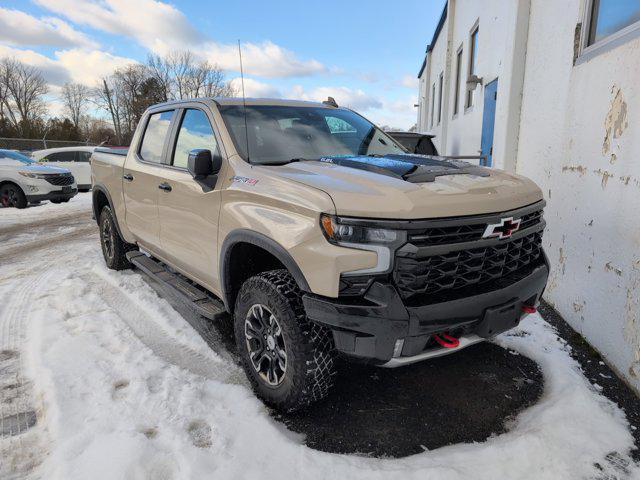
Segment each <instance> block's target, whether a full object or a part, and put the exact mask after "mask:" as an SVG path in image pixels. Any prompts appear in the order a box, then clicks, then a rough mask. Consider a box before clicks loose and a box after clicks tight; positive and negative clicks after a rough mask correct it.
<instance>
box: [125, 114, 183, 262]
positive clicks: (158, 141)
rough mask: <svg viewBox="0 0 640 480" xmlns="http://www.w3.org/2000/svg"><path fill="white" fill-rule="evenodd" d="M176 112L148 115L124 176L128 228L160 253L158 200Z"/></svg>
mask: <svg viewBox="0 0 640 480" xmlns="http://www.w3.org/2000/svg"><path fill="white" fill-rule="evenodd" d="M174 115H175V110H173V109H171V110H162V111H156V112H152V113H151V114H150V115H148V116H147V118H146V119H143V121H145V122H146V123H145V126H144V130H143V132H142V134H141V140H140V141H139V142H138V144H137V145H132V146H131V148H133V149H134V151H133V152H130V154H129V155H127V159H126V161H125V164H124V169H123V176H122V191H123V194H124V202H125V209H126V213H125V221H126V224H127V228H128V229H129V230H130V231H131V233H133V235H135V237H136V239H137V241H138V242H139V243H140V244H141V245H142V246H143V247H146V248H147V249H149V250H151V251H152V252H153V251H160V250H161V246H160V222H159V218H158V198H159V194H160V185H161V184H162V183H163V179H164V174H165V165H166V161H165V159H166V154H167V148H168V144H169V137H170V135H169V132H170V130H171V127H172V121H173V118H174Z"/></svg>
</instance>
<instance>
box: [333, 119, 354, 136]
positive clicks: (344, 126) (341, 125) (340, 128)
mask: <svg viewBox="0 0 640 480" xmlns="http://www.w3.org/2000/svg"><path fill="white" fill-rule="evenodd" d="M325 120H326V121H327V126H328V127H329V131H330V132H331V133H355V132H357V130H356V127H354V126H353V125H351V124H350V123H348V122H345V121H344V120H342V119H341V118H336V117H325Z"/></svg>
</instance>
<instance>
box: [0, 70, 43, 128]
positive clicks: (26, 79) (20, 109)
mask: <svg viewBox="0 0 640 480" xmlns="http://www.w3.org/2000/svg"><path fill="white" fill-rule="evenodd" d="M0 84H2V87H0V90H2V92H3V94H2V96H1V100H2V104H3V108H4V111H3V115H4V114H5V113H6V118H7V119H8V120H9V123H10V124H11V126H12V127H13V128H14V129H15V130H16V131H17V132H18V134H19V135H21V136H28V135H29V133H30V132H31V130H32V127H33V125H34V124H35V123H36V121H38V120H41V119H42V117H43V116H44V115H45V114H46V112H47V108H46V102H45V100H44V98H43V97H44V95H46V94H47V92H48V91H49V87H48V86H47V82H46V81H45V79H44V77H43V76H42V74H41V73H40V70H38V69H37V68H35V67H32V66H29V65H25V64H23V63H22V62H19V61H17V60H14V59H3V60H2V61H0Z"/></svg>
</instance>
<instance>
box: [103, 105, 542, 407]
mask: <svg viewBox="0 0 640 480" xmlns="http://www.w3.org/2000/svg"><path fill="white" fill-rule="evenodd" d="M91 163H92V171H93V178H94V182H95V183H94V186H93V210H94V214H95V218H96V219H97V221H98V223H99V231H100V241H101V246H102V253H103V256H104V260H105V262H106V264H107V266H108V267H109V268H111V269H115V270H120V269H125V268H130V267H131V266H136V267H138V268H140V269H141V270H142V271H143V272H144V273H146V274H148V275H150V276H152V277H154V278H155V279H156V280H158V281H159V282H161V285H163V286H164V287H166V290H167V291H171V292H173V293H172V294H174V295H175V296H176V297H178V298H182V299H183V300H184V301H185V302H190V304H191V305H192V306H193V308H194V310H196V311H198V312H200V313H201V314H202V315H204V316H207V317H209V318H212V319H216V318H218V315H219V314H220V312H221V311H222V310H226V311H227V312H229V313H230V314H231V315H233V322H234V331H235V339H236V344H237V347H238V352H239V355H240V357H241V359H242V363H243V367H244V370H245V372H246V374H247V376H248V378H249V380H250V381H251V383H252V385H253V387H254V389H255V391H256V392H257V393H258V395H259V396H260V397H261V398H262V399H263V400H264V401H265V402H266V403H267V404H269V405H272V406H274V407H277V408H280V409H284V410H294V409H297V408H301V407H304V406H306V405H309V404H311V403H312V402H314V401H317V400H319V399H321V398H323V397H324V396H325V395H327V392H328V391H329V388H330V387H331V385H332V383H333V381H334V374H335V370H334V357H335V355H336V353H338V352H340V353H342V354H344V355H346V356H347V357H348V358H356V359H360V360H366V361H368V362H372V363H375V364H377V365H381V366H385V367H398V366H402V365H407V364H410V363H413V362H417V361H421V360H425V359H427V358H432V357H436V356H440V355H444V354H447V353H452V352H458V351H460V350H461V349H462V348H464V347H466V346H468V345H471V344H473V343H476V342H479V341H482V340H484V339H487V338H492V337H494V336H495V335H498V334H499V333H501V332H503V331H505V330H508V329H510V328H513V327H515V326H516V325H518V323H519V322H520V321H521V319H522V318H523V317H524V316H525V315H526V314H528V313H532V312H535V309H536V305H537V303H538V301H539V299H540V297H541V295H542V292H543V290H544V288H545V284H546V282H547V276H548V274H549V265H548V262H547V260H546V256H545V254H544V252H543V249H542V232H543V229H544V227H545V221H544V219H543V207H544V205H545V202H544V200H543V197H542V192H541V191H540V189H539V188H538V187H537V186H536V185H535V184H534V183H533V182H532V181H530V180H528V179H526V178H523V177H521V176H518V175H514V174H509V173H506V172H504V171H500V170H492V169H488V168H483V167H479V166H474V165H471V164H468V163H465V162H460V161H451V160H447V159H443V158H439V157H431V158H430V157H425V156H420V155H414V154H409V153H408V152H407V151H406V149H405V148H403V147H402V146H401V145H399V144H398V143H396V141H394V140H393V139H392V138H391V137H389V136H388V135H387V134H385V133H384V132H383V131H381V130H380V129H378V128H377V127H375V126H374V125H373V124H372V123H370V122H369V121H368V120H366V119H365V118H363V117H361V116H360V115H358V114H357V113H355V112H353V111H351V110H349V109H346V108H340V107H338V106H337V105H336V104H335V102H329V101H328V102H326V103H311V102H301V101H287V100H268V99H267V100H265V99H255V100H254V99H248V100H246V106H244V105H243V100H242V99H222V98H217V99H198V100H184V101H176V102H169V103H164V104H161V105H156V106H153V107H151V108H150V109H148V110H147V111H146V112H145V114H144V115H143V116H142V119H141V121H140V124H139V125H138V127H137V129H136V132H135V135H134V137H133V140H132V143H131V147H130V148H129V150H128V151H127V152H124V151H114V150H107V149H100V148H98V149H96V151H95V153H94V154H93V157H92V161H91ZM176 272H177V273H178V274H176ZM218 298H219V299H221V300H217V299H218Z"/></svg>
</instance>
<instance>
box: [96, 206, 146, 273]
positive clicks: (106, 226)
mask: <svg viewBox="0 0 640 480" xmlns="http://www.w3.org/2000/svg"><path fill="white" fill-rule="evenodd" d="M99 226H100V245H101V246H102V256H103V257H104V261H105V263H106V264H107V267H109V268H110V269H112V270H125V269H127V268H131V263H129V260H127V257H126V254H127V252H130V251H131V250H136V249H137V248H138V247H136V246H135V245H133V244H132V243H127V242H125V241H124V240H123V239H122V237H120V234H119V233H118V229H117V228H116V222H115V220H114V218H113V213H112V212H111V209H110V208H109V207H108V206H107V207H104V208H103V209H102V212H101V213H100V223H99Z"/></svg>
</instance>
